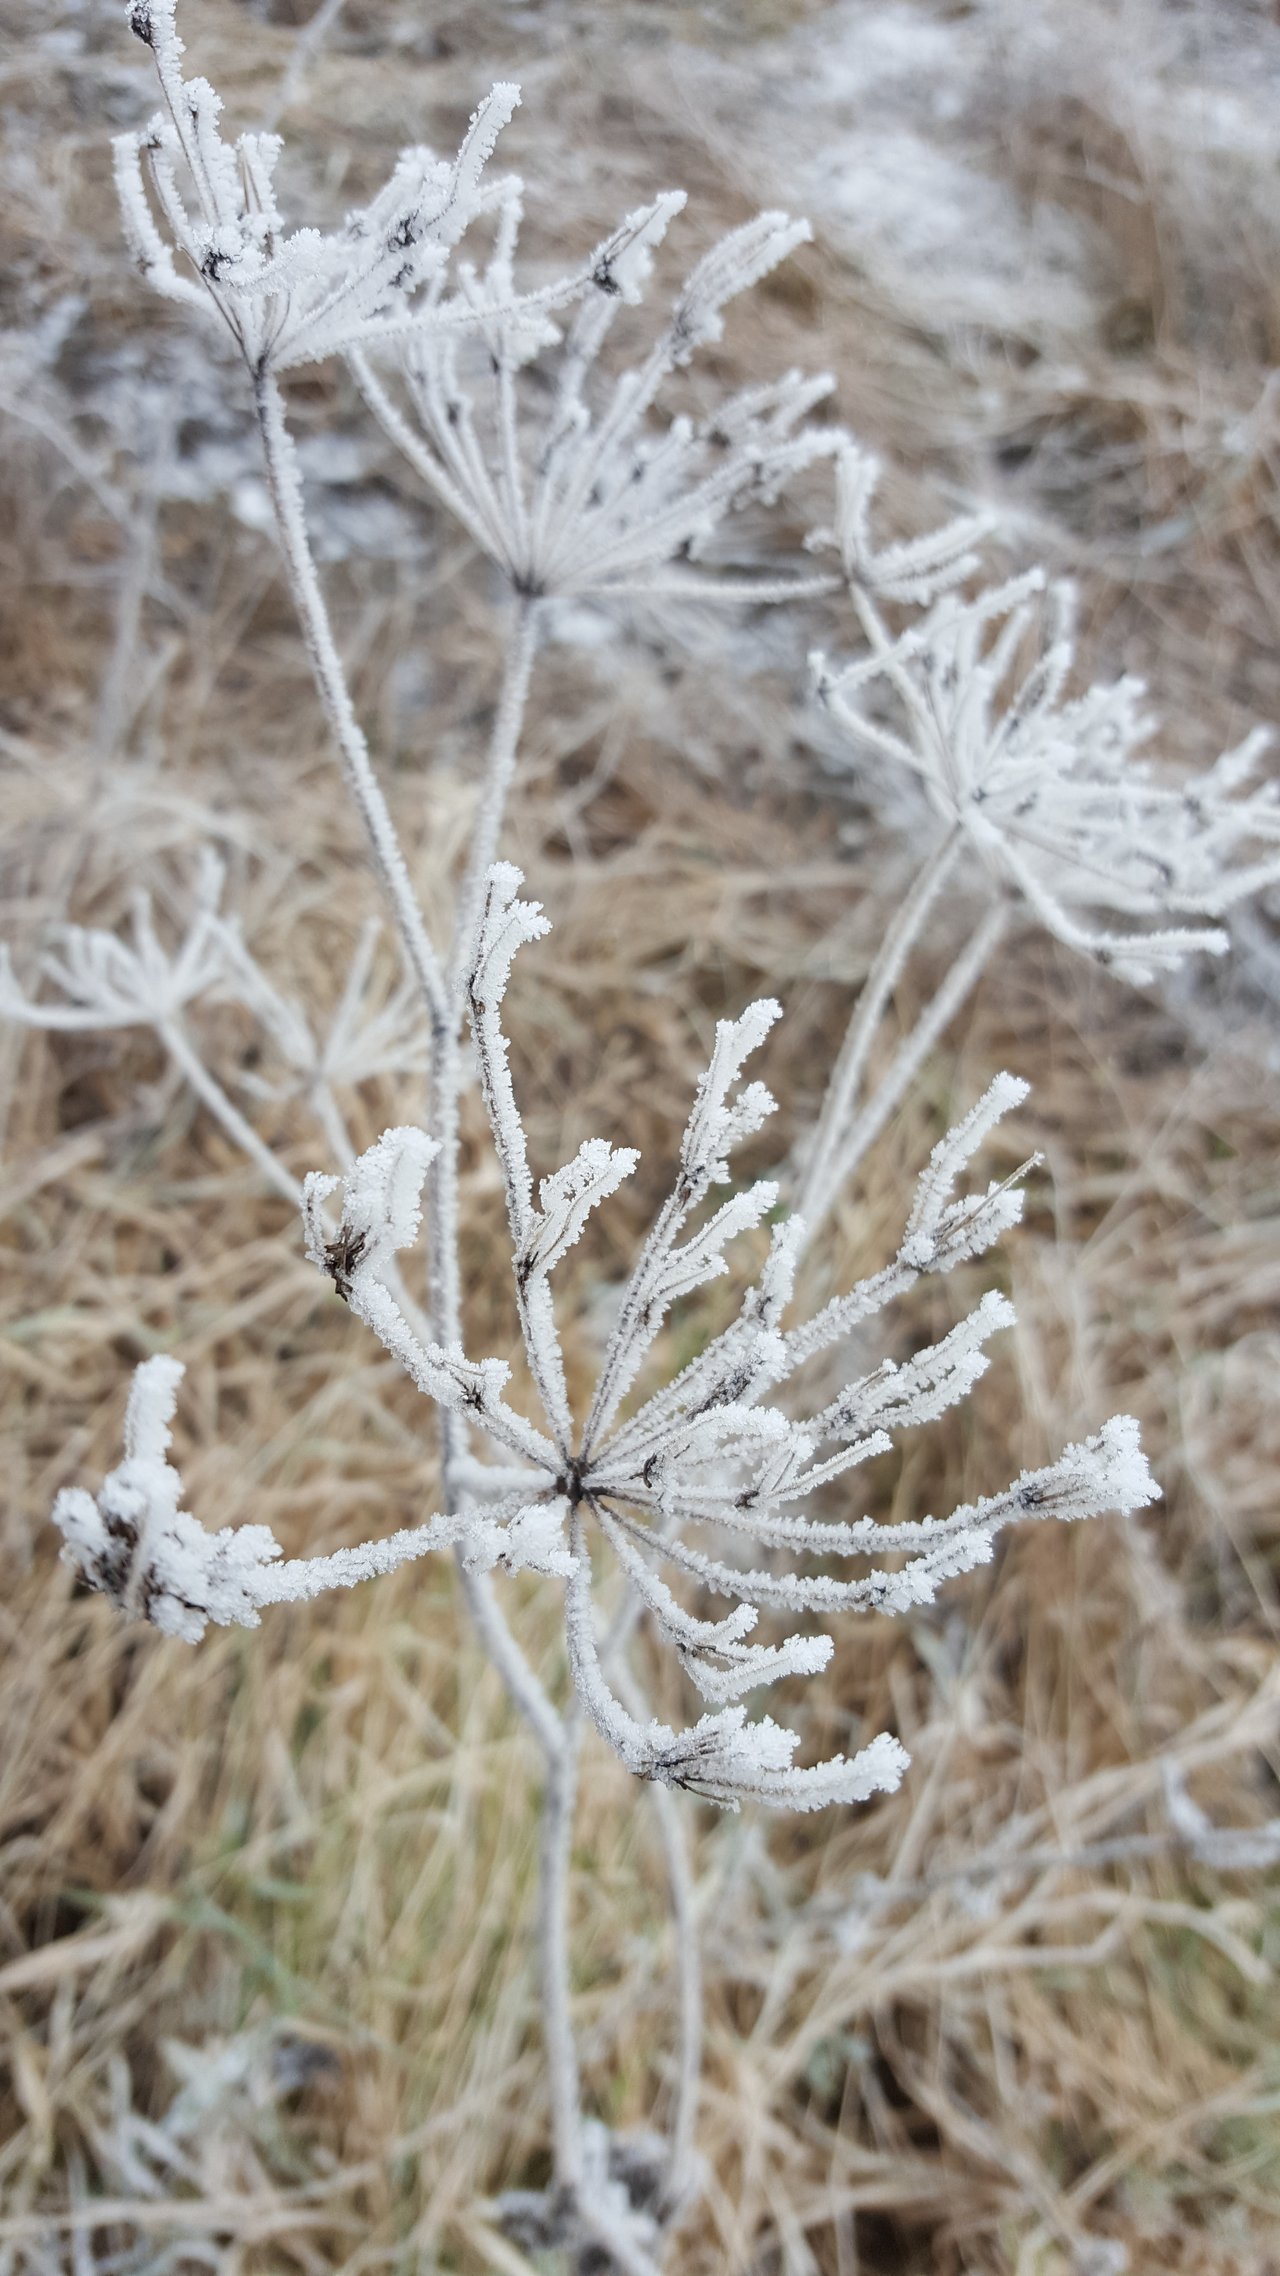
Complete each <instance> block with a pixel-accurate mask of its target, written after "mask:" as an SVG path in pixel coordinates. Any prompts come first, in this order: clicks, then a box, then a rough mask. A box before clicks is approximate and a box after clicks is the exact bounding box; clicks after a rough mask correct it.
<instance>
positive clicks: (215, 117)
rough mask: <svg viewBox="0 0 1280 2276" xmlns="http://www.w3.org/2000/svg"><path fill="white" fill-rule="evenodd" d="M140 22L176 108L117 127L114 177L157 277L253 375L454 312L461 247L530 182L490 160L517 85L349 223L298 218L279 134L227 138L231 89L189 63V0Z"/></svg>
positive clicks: (157, 7) (416, 158) (158, 2)
mask: <svg viewBox="0 0 1280 2276" xmlns="http://www.w3.org/2000/svg"><path fill="white" fill-rule="evenodd" d="M129 21H130V24H131V26H132V28H133V30H134V31H135V32H136V33H137V35H138V37H139V39H141V40H143V41H145V43H146V45H147V46H148V47H149V48H150V49H151V50H152V53H153V55H154V57H155V62H156V70H157V72H158V74H159V79H160V86H161V91H162V93H163V96H164V103H165V108H164V110H163V111H160V112H157V113H156V115H155V117H154V118H153V119H152V120H151V121H150V123H149V124H148V125H147V126H145V127H144V128H142V129H141V131H140V132H138V133H133V134H122V135H119V136H117V138H116V142H115V164H116V186H117V189H118V192H119V197H120V205H121V211H122V214H123V217H124V226H125V233H126V236H127V238H128V241H129V247H130V250H131V252H132V253H133V256H134V259H135V261H136V262H137V265H138V267H139V269H140V270H141V272H142V274H143V276H144V277H146V279H147V281H148V283H149V284H151V285H153V286H154V288H155V289H156V291H157V292H161V293H163V294H164V295H165V296H166V297H167V298H168V299H170V300H181V301H185V302H186V303H188V304H189V305H190V306H193V307H196V308H199V309H201V310H203V311H207V310H208V309H209V308H210V307H212V308H213V309H214V310H216V312H217V314H218V315H219V316H220V317H221V319H222V321H223V323H224V324H225V326H226V328H227V330H228V332H229V333H230V334H231V337H232V338H233V339H234V341H235V342H236V345H237V347H238V348H239V349H240V352H241V354H242V355H243V356H244V359H245V361H246V363H247V364H248V365H249V367H250V369H251V370H252V371H253V372H254V373H255V374H261V373H263V372H265V371H267V370H272V371H277V372H280V371H284V370H287V369H288V368H289V367H290V366H293V365H297V364H305V363H314V362H316V361H318V360H319V359H321V358H323V357H325V356H330V355H334V354H340V353H342V352H343V351H344V350H346V349H348V348H350V347H352V346H355V345H358V344H366V345H367V344H368V343H370V342H372V341H375V340H381V339H385V338H387V337H388V336H389V335H394V334H398V333H400V332H403V331H404V330H405V328H406V327H407V326H410V325H412V324H414V323H416V322H420V321H422V320H423V319H424V317H426V318H427V319H429V320H430V321H432V322H434V323H440V322H445V321H448V318H447V317H446V316H444V315H443V314H442V312H441V308H440V300H441V296H442V293H443V291H444V286H445V280H446V277H447V274H448V267H449V260H450V256H451V254H452V252H453V250H454V247H455V246H456V245H457V243H458V240H459V239H460V237H461V236H462V235H463V233H464V231H465V230H466V229H467V228H469V226H470V225H471V223H472V222H473V221H474V220H475V219H476V218H477V216H479V215H480V214H483V213H486V212H489V211H492V210H493V209H494V208H495V207H501V206H502V205H503V204H504V203H509V202H510V201H511V200H512V199H513V198H514V197H515V195H516V185H515V184H513V183H512V182H511V181H510V180H504V181H495V182H489V183H487V182H485V181H484V180H483V175H484V169H485V166H486V165H487V163H488V160H489V159H490V157H491V156H492V154H493V149H494V145H495V143H496V142H497V139H498V136H499V134H500V133H501V131H502V129H503V127H504V126H505V125H506V124H507V122H508V120H509V119H510V117H511V114H512V112H513V111H514V109H515V107H516V104H517V103H518V102H519V100H520V93H519V89H518V88H516V87H512V86H506V85H500V86H497V87H494V88H493V89H492V91H491V93H490V94H489V95H487V96H486V98H485V100H484V102H483V103H482V104H481V105H480V107H479V109H478V110H477V111H476V113H475V115H474V117H473V118H472V120H471V124H470V127H469V128H468V131H467V134H466V136H465V138H464V140H463V143H462V146H461V148H460V150H459V152H458V155H457V157H456V158H454V159H451V160H446V159H441V158H437V157H436V156H435V154H434V152H432V151H430V150H427V149H425V148H417V149H411V150H406V151H404V152H402V154H401V156H400V158H399V160H398V161H397V164H396V167H395V171H394V172H393V174H392V176H391V178H390V180H389V181H388V182H387V183H386V184H385V186H384V187H383V188H382V189H381V190H380V191H379V192H378V194H377V196H376V197H375V198H373V199H371V201H370V203H369V204H368V205H367V206H364V207H362V208H361V209H360V210H359V211H358V212H356V213H352V214H350V215H349V216H348V218H347V220H346V223H345V224H344V226H343V227H342V228H341V229H338V230H333V231H330V232H322V231H320V230H317V229H298V230H294V231H292V232H288V231H286V228H285V224H284V220H283V217H282V215H281V213H280V209H279V206H278V204H277V201H276V194H275V187H274V175H275V170H276V166H277V164H278V163H279V159H280V153H281V148H282V145H281V142H280V138H279V136H278V135H274V134H242V135H240V136H239V137H238V138H237V140H236V141H235V142H234V143H228V142H226V141H224V139H223V136H222V131H221V127H220V124H219V120H220V116H221V111H222V101H221V98H220V96H218V95H217V94H216V93H215V92H214V90H213V88H212V87H211V86H210V85H209V83H208V81H207V80H206V79H184V77H183V75H182V56H183V52H184V50H183V43H182V41H181V40H180V39H179V37H178V31H177V24H176V0H134V5H133V6H132V7H131V8H130V11H129ZM148 190H150V193H151V197H154V200H155V205H156V207H157V208H158V210H159V213H160V215H161V217H162V219H163V222H164V225H165V228H166V229H167V231H168V240H167V241H166V238H165V237H164V235H163V234H162V232H161V230H160V229H159V227H158V226H157V222H156V218H155V213H154V212H153V209H152V204H151V198H150V197H149V196H148ZM175 252H176V253H178V254H179V255H181V256H183V264H182V265H181V266H180V265H178V264H176V263H175V260H174V254H175ZM464 314H465V312H464Z"/></svg>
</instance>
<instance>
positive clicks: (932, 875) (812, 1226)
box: [794, 830, 960, 1241]
mask: <svg viewBox="0 0 1280 2276" xmlns="http://www.w3.org/2000/svg"><path fill="white" fill-rule="evenodd" d="M959 847H960V833H959V831H958V830H953V831H951V833H950V834H949V836H947V837H946V838H944V839H943V841H942V844H941V845H940V846H939V847H938V848H937V849H936V851H935V852H934V853H932V854H931V855H930V857H929V859H928V861H927V862H926V863H925V865H924V867H923V869H921V871H920V872H919V875H918V876H917V878H916V880H915V883H914V884H913V885H912V887H911V889H910V891H909V893H908V894H907V896H906V899H905V900H904V901H903V902H902V904H901V906H900V907H899V909H898V913H897V915H896V916H895V918H894V920H893V922H892V924H891V925H890V926H889V929H888V931H887V932H886V934H885V936H884V939H883V941H882V942H881V944H880V948H879V951H878V953H877V955H876V957H875V960H874V962H873V963H872V966H871V969H870V971H869V972H868V974H867V977H866V980H865V982H864V983H863V988H862V993H861V995H860V996H859V998H858V1001H857V1004H856V1006H855V1008H854V1013H853V1017H852V1019H851V1020H850V1022H849V1025H848V1028H847V1029H846V1031H845V1038H844V1042H843V1043H842V1045H841V1047H840V1055H839V1057H838V1059H837V1060H836V1063H835V1066H834V1068H833V1069H832V1073H831V1080H830V1082H829V1083H828V1085H827V1092H826V1097H825V1098H824V1099H823V1102H822V1111H821V1113H820V1114H819V1117H818V1126H817V1129H816V1131H815V1132H814V1137H813V1146H812V1150H811V1152H810V1155H809V1159H808V1162H807V1164H806V1166H805V1171H804V1175H803V1177H802V1178H801V1181H800V1188H799V1191H798V1193H797V1195H796V1198H795V1203H794V1209H795V1214H796V1215H797V1216H799V1217H803V1219H804V1221H805V1229H806V1238H807V1239H808V1240H809V1241H812V1240H813V1238H814V1236H815V1234H816V1233H817V1231H818V1229H819V1227H820V1225H821V1224H822V1222H823V1219H824V1218H825V1216H826V1214H827V1211H828V1209H829V1208H830V1207H831V1204H832V1202H833V1200H834V1199H835V1195H836V1191H837V1187H838V1185H839V1182H840V1174H839V1172H838V1169H837V1165H838V1164H839V1163H840V1162H841V1161H842V1158H843V1154H844V1144H843V1141H844V1137H845V1133H846V1131H847V1129H848V1126H849V1118H850V1116H851V1114H852V1112H853V1109H854V1106H855V1104H856V1103H857V1097H858V1091H859V1088H860V1086H861V1083H862V1078H863V1075H864V1073H865V1072H866V1066H867V1060H868V1058H869V1057H870V1054H871V1047H872V1045H873V1043H874V1041H875V1037H876V1031H877V1029H878V1028H879V1025H880V1022H881V1020H882V1018H883V1017H884V1013H885V1009H886V1007H887V1005H888V1002H889V998H890V996H891V995H892V994H893V991H894V988H895V987H896V986H897V983H898V981H899V980H900V979H901V977H902V973H903V970H904V968H905V966H906V963H907V959H908V957H909V956H910V954H911V951H912V949H913V948H914V947H915V945H916V942H917V941H918V940H919V938H920V934H921V931H922V930H923V927H924V923H925V919H926V918H927V916H928V914H929V911H930V909H931V908H932V907H933V904H934V902H935V901H936V899H937V897H938V894H939V892H940V891H941V889H942V887H943V885H944V884H945V882H946V878H947V873H948V871H949V870H950V868H951V865H952V863H953V862H954V860H955V858H956V855H957V853H958V851H959Z"/></svg>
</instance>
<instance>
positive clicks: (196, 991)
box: [0, 851, 235, 1030]
mask: <svg viewBox="0 0 1280 2276" xmlns="http://www.w3.org/2000/svg"><path fill="white" fill-rule="evenodd" d="M222 885H223V871H222V864H221V862H219V861H218V860H217V858H216V857H215V856H214V855H213V854H212V853H211V852H208V851H206V852H204V853H203V854H202V855H201V857H200V860H199V864H198V868H197V872H196V879H195V888H194V893H193V896H192V897H193V901H194V911H193V914H192V917H191V920H190V923H189V924H188V926H187V930H186V934H185V936H184V937H183V939H182V940H181V942H180V943H179V945H178V947H177V948H176V949H174V950H172V951H170V950H168V949H166V948H165V947H164V946H163V944H162V942H161V940H160V938H159V935H158V934H157V932H156V928H155V918H154V915H153V912H152V905H151V897H150V895H149V894H147V893H136V894H135V895H134V896H133V905H132V910H131V931H132V939H131V940H124V939H122V938H121V936H120V934H119V933H114V932H105V931H103V930H101V929H98V928H95V927H92V926H86V925H56V926H54V927H52V928H51V931H50V934H49V943H50V945H49V947H48V949H47V950H46V952H45V954H44V956H43V957H42V959H41V965H40V969H41V972H42V974H43V976H44V978H45V979H46V980H48V981H50V982H52V984H53V986H54V987H55V988H56V989H57V990H58V992H59V999H60V1000H57V999H55V1000H52V1001H50V1000H48V999H46V998H44V997H38V998H37V997H32V996H28V995H27V994H26V993H25V992H24V991H23V989H21V988H20V987H19V985H18V982H17V980H16V978H15V976H14V971H13V965H12V962H11V960H10V956H9V951H8V949H7V948H5V947H4V945H3V944H2V943H0V1018H4V1019H12V1020H17V1021H20V1022H21V1024H22V1025H23V1026H24V1027H42V1028H50V1029H69V1030H76V1029H85V1028H111V1027H140V1026H144V1027H160V1026H163V1025H164V1023H165V1022H166V1021H168V1020H172V1019H173V1018H175V1017H176V1015H177V1014H178V1013H179V1012H181V1011H182V1010H183V1009H184V1008H185V1006H186V1005H187V1004H190V1003H194V1002H196V1000H197V999H198V998H199V997H201V996H205V995H208V994H209V993H210V991H212V990H214V989H217V990H218V991H219V992H231V993H234V992H235V990H234V989H228V982H229V981H230V979H231V972H232V963H231V948H230V944H231V943H232V942H233V940H234V938H235V935H234V931H233V928H232V927H231V926H230V925H229V924H228V923H227V921H226V919H225V918H223V917H221V916H220V915H219V910H218V904H219V901H220V900H221V897H222Z"/></svg>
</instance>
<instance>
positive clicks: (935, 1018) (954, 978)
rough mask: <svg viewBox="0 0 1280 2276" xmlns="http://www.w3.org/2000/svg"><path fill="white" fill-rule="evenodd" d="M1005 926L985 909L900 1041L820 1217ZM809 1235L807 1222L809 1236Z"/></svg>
mask: <svg viewBox="0 0 1280 2276" xmlns="http://www.w3.org/2000/svg"><path fill="white" fill-rule="evenodd" d="M1008 921H1009V911H1008V909H1007V908H1006V906H1005V905H1004V903H1003V902H997V903H996V905H995V907H994V908H991V909H988V910H987V913H986V915H985V916H984V917H983V919H982V922H981V924H980V925H978V927H977V929H976V930H975V931H974V932H973V933H972V934H971V935H970V938H969V940H968V941H967V942H966V944H965V946H964V948H962V949H961V951H960V954H959V956H958V957H957V958H956V960H955V963H954V964H953V965H952V966H951V968H950V970H949V971H948V973H947V976H946V978H945V979H944V981H943V982H942V985H941V987H940V988H938V989H937V991H936V992H935V994H934V995H932V996H931V997H930V998H929V1001H928V1003H927V1004H926V1005H925V1007H924V1010H923V1011H922V1012H921V1014H920V1017H919V1018H918V1020H917V1021H916V1023H915V1026H914V1027H913V1028H912V1029H911V1032H910V1034H909V1035H906V1036H904V1038H903V1040H902V1042H901V1043H900V1044H899V1046H898V1048H897V1050H896V1052H895V1053H894V1055H893V1058H892V1060H891V1062H890V1064H889V1066H888V1068H887V1070H886V1072H885V1074H884V1075H883V1077H882V1078H881V1080H880V1081H879V1082H878V1083H877V1085H876V1087H875V1089H874V1091H873V1092H872V1094H871V1096H870V1098H869V1099H868V1100H867V1103H866V1105H865V1106H864V1107H863V1109H862V1112H861V1114H860V1115H858V1116H857V1117H856V1119H855V1120H854V1122H853V1123H852V1125H851V1126H850V1128H849V1131H848V1134H847V1136H846V1137H845V1140H844V1143H843V1145H842V1146H841V1148H840V1151H839V1153H838V1155H837V1157H836V1161H835V1166H834V1169H833V1171H832V1175H831V1181H830V1186H829V1190H828V1193H827V1197H826V1199H825V1201H824V1202H823V1205H822V1214H825V1212H826V1209H827V1208H829V1206H830V1203H831V1201H832V1200H834V1198H835V1195H836V1194H837V1193H838V1192H839V1190H840V1188H841V1186H843V1185H845V1184H846V1183H847V1181H848V1180H849V1179H850V1178H851V1177H852V1176H853V1173H854V1171H855V1170H856V1169H857V1167H858V1164H859V1163H860V1162H861V1161H862V1160H863V1159H864V1157H865V1156H866V1154H867V1153H868V1152H869V1150H870V1148H871V1147H872V1146H874V1144H875V1142H876V1139H877V1138H878V1137H879V1135H880V1133H881V1131H882V1130H883V1129H884V1126H885V1124H886V1123H887V1122H888V1120H889V1117H890V1115H892V1114H893V1113H894V1111H895V1110H896V1108H897V1107H898V1106H900V1105H901V1103H902V1100H903V1099H904V1098H905V1097H906V1094H907V1092H908V1091H909V1090H910V1088H911V1085H912V1083H913V1082H914V1081H915V1078H916V1075H917V1073H918V1071H919V1069H920V1066H921V1063H922V1061H923V1060H924V1059H925V1058H927V1056H928V1054H929V1052H930V1051H932V1049H933V1046H934V1044H935V1043H936V1042H937V1040H938V1037H939V1036H940V1035H942V1034H944V1033H945V1031H946V1029H947V1028H948V1027H949V1026H950V1025H951V1022H952V1020H953V1019H954V1018H955V1016H956V1013H957V1012H958V1011H959V1009H960V1006H961V1005H962V1004H963V1003H964V1001H965V999H966V998H967V997H968V996H969V995H970V994H971V993H972V991H973V989H974V988H975V987H976V986H977V984H978V981H979V980H980V979H981V977H982V974H983V973H984V971H985V970H986V967H987V965H988V963H989V962H990V959H991V955H992V952H993V950H994V949H995V946H996V943H997V942H998V941H999V939H1000V937H1001V935H1002V933H1003V932H1004V930H1005V927H1006V926H1007V924H1008ZM813 1230H814V1225H813V1222H812V1221H811V1222H810V1223H809V1234H810V1237H812V1233H813Z"/></svg>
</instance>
